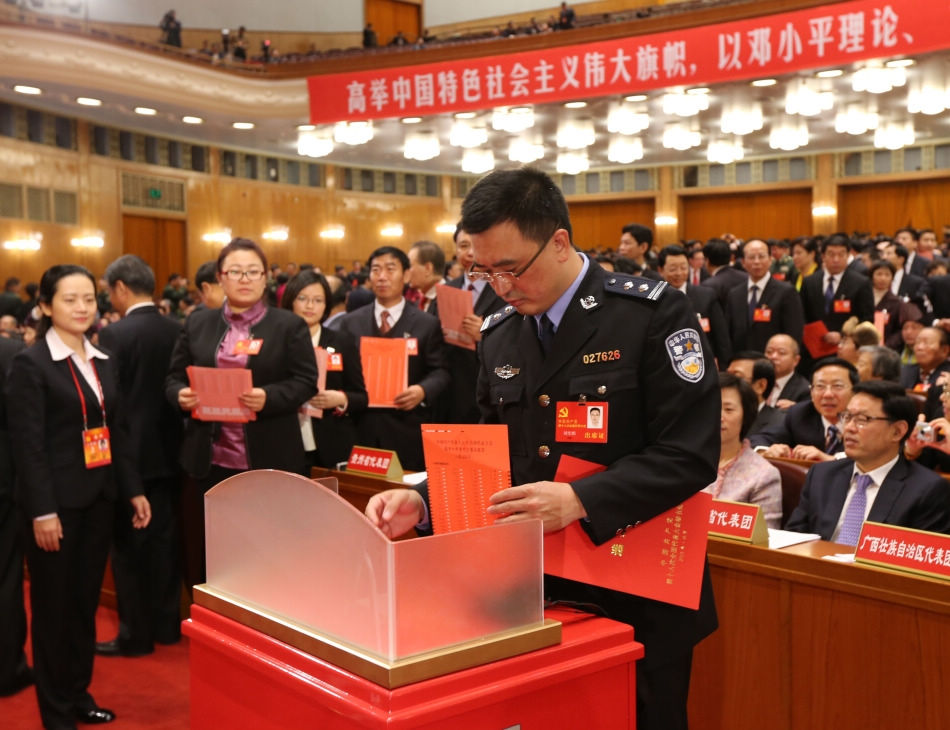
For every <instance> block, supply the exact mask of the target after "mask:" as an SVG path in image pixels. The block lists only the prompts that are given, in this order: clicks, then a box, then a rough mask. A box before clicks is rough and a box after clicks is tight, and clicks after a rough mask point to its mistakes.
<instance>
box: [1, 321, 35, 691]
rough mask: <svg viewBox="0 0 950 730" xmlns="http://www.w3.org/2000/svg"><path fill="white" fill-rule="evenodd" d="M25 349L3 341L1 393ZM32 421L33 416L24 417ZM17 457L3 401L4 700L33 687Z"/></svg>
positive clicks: (2, 603) (2, 564) (2, 582)
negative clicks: (16, 488) (27, 647)
mask: <svg viewBox="0 0 950 730" xmlns="http://www.w3.org/2000/svg"><path fill="white" fill-rule="evenodd" d="M22 349H23V343H22V342H21V341H19V340H11V339H7V338H5V337H0V392H2V388H3V384H4V382H5V381H6V376H7V369H8V368H9V367H10V361H11V360H13V356H14V355H16V354H17V353H18V352H19V351H20V350H22ZM20 417H21V418H29V417H30V416H29V414H20ZM13 481H14V470H13V457H12V455H11V453H10V437H9V434H8V432H7V414H6V408H5V407H4V399H3V398H0V626H3V627H4V628H3V630H0V697H6V696H8V695H12V694H15V693H17V692H19V691H20V690H21V689H23V688H25V687H29V686H30V685H31V684H33V671H32V670H31V669H30V668H29V667H28V666H27V664H26V654H25V652H24V651H23V645H24V644H25V642H26V610H25V609H24V608H23V551H22V549H21V547H20V521H19V519H18V518H17V512H16V507H15V502H14V498H13Z"/></svg>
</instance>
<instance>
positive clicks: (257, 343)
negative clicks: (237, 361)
mask: <svg viewBox="0 0 950 730" xmlns="http://www.w3.org/2000/svg"><path fill="white" fill-rule="evenodd" d="M263 344H264V340H238V341H237V342H235V343H234V352H233V353H231V354H232V355H256V354H257V353H259V352H260V351H261V346H262V345H263Z"/></svg>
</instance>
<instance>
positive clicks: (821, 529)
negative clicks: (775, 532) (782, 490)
mask: <svg viewBox="0 0 950 730" xmlns="http://www.w3.org/2000/svg"><path fill="white" fill-rule="evenodd" d="M916 420H917V406H916V405H915V404H914V401H913V400H912V399H911V398H910V397H908V396H907V395H906V394H905V393H904V390H903V389H902V388H901V387H900V386H899V385H897V384H896V383H888V382H884V381H868V382H866V383H860V384H858V385H856V386H854V396H853V397H852V398H851V402H850V403H849V404H848V410H846V411H844V412H842V413H841V415H840V421H841V424H842V434H843V440H844V451H845V454H846V455H847V457H848V458H847V459H841V460H838V461H835V462H834V463H830V464H816V465H815V466H814V467H812V468H811V469H810V470H809V472H808V477H807V478H806V480H805V486H804V488H803V489H802V496H801V501H800V502H799V504H798V506H797V507H796V508H795V511H794V512H792V515H791V517H790V518H789V521H788V524H787V526H786V529H789V530H794V531H796V532H811V533H817V534H819V535H821V538H822V539H823V540H831V541H832V542H838V543H841V544H844V545H857V542H858V537H859V535H860V533H861V525H862V523H863V522H864V521H865V520H870V521H872V522H883V523H885V524H888V525H898V526H900V527H911V528H914V529H917V530H927V531H930V532H942V533H950V488H948V486H947V483H946V482H945V481H944V480H943V479H942V478H941V477H939V476H938V475H937V474H935V473H934V472H932V471H931V470H930V469H927V468H926V467H923V466H920V465H919V464H915V463H913V462H908V461H907V460H906V459H905V458H904V457H903V455H902V447H903V444H904V441H905V439H906V438H907V436H908V434H909V432H910V430H911V428H913V425H914V423H915V422H916Z"/></svg>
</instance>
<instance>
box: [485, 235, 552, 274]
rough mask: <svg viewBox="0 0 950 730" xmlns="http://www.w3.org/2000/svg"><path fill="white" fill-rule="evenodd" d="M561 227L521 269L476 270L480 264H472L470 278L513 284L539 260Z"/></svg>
mask: <svg viewBox="0 0 950 730" xmlns="http://www.w3.org/2000/svg"><path fill="white" fill-rule="evenodd" d="M558 230H559V229H557V228H556V229H554V231H552V232H551V235H550V236H548V237H547V238H546V239H545V240H544V243H543V244H541V246H539V247H538V250H537V251H535V252H534V256H532V257H531V258H530V259H528V263H526V264H525V265H524V266H522V267H521V269H520V271H493V272H488V271H475V267H476V266H478V264H472V265H471V266H470V267H469V268H468V278H469V279H471V280H472V281H487V282H489V283H490V284H494V283H498V284H512V283H514V280H515V279H519V278H521V277H522V276H523V275H524V274H525V273H526V272H527V271H528V269H530V268H531V265H532V264H534V262H535V261H537V260H538V257H539V256H540V255H541V254H542V253H543V252H544V249H546V248H547V247H548V244H549V243H551V240H552V239H553V238H554V234H555V233H557V232H558Z"/></svg>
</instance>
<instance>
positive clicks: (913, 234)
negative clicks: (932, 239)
mask: <svg viewBox="0 0 950 730" xmlns="http://www.w3.org/2000/svg"><path fill="white" fill-rule="evenodd" d="M905 232H906V233H909V234H910V237H911V238H913V239H914V240H915V241H916V240H917V239H919V238H920V236H919V235H918V234H917V231H916V230H914V229H913V228H911V227H910V226H904V227H903V228H898V229H897V230H896V231H894V238H897V237H898V236H899V235H900V234H901V233H905Z"/></svg>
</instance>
